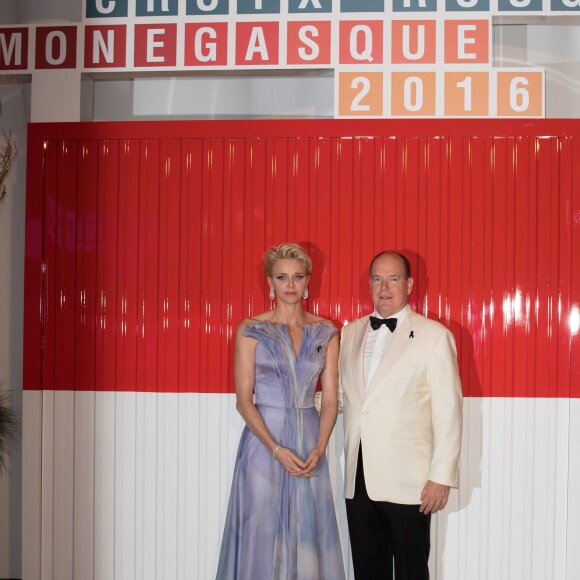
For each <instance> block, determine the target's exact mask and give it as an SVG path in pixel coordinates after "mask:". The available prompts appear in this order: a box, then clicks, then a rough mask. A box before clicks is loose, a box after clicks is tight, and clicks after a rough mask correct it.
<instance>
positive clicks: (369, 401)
mask: <svg viewBox="0 0 580 580" xmlns="http://www.w3.org/2000/svg"><path fill="white" fill-rule="evenodd" d="M370 288H371V296H372V300H373V303H374V305H375V312H374V316H364V317H363V318H360V319H359V320H356V321H354V322H352V323H351V324H348V325H347V326H345V327H344V328H343V330H342V339H341V348H340V388H341V391H342V396H343V401H344V430H345V482H344V487H345V491H344V494H345V498H346V509H347V516H348V526H349V534H350V540H351V548H352V556H353V563H354V572H355V578H356V579H357V580H375V579H376V580H386V579H389V580H391V579H392V578H393V560H394V569H395V579H396V580H426V579H428V578H429V569H428V560H429V549H430V523H431V514H432V513H435V512H437V511H439V510H441V509H443V508H444V507H445V505H446V504H447V499H448V496H449V488H450V487H457V486H458V479H459V477H458V460H459V449H460V445H461V429H462V394H461V382H460V379H459V373H458V370H457V354H456V348H455V341H454V339H453V335H452V334H451V332H450V331H449V330H448V329H447V328H445V327H444V326H443V325H442V324H439V323H438V322H435V321H433V320H429V319H428V318H425V317H423V316H420V315H419V314H417V313H416V312H414V311H413V310H412V309H411V308H410V306H409V305H408V304H407V301H408V296H409V294H410V293H411V290H412V289H413V279H412V278H411V272H410V265H409V261H408V259H407V258H406V257H405V256H403V255H402V254H399V253H398V252H394V251H390V250H389V251H386V252H381V253H380V254H378V255H377V256H375V258H374V259H373V261H372V262H371V267H370Z"/></svg>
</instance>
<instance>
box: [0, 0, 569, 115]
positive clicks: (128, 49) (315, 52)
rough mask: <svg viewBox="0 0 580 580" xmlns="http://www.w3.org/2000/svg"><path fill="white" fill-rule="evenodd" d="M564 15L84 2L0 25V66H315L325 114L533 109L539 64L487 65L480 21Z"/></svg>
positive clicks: (144, 0)
mask: <svg viewBox="0 0 580 580" xmlns="http://www.w3.org/2000/svg"><path fill="white" fill-rule="evenodd" d="M574 13H575V14H580V0H285V1H282V0H84V5H83V20H82V22H80V23H78V24H70V23H62V24H59V23H51V24H49V25H42V26H41V25H34V24H31V25H25V26H17V25H13V26H6V27H0V74H11V73H12V74H22V73H30V72H32V71H33V70H35V69H45V70H46V69H58V68H72V69H77V70H79V72H98V71H99V70H107V71H108V72H111V71H114V72H121V73H122V72H127V73H134V72H138V71H147V72H148V73H151V72H155V71H158V72H160V73H161V72H167V71H170V72H171V71H196V70H234V69H235V70H240V69H247V70H248V71H249V73H250V74H251V72H252V71H255V73H256V74H259V72H260V71H261V70H264V69H304V70H306V69H321V68H326V69H331V70H333V71H334V78H335V91H334V93H335V94H334V100H335V116H336V117H542V116H544V112H545V95H544V71H543V69H538V68H530V67H521V68H501V69H500V68H494V67H493V66H492V62H491V38H492V18H493V17H494V16H501V15H510V14H511V15H513V14H518V15H522V14H524V15H535V16H543V17H549V16H563V15H569V14H574ZM548 21H549V19H548Z"/></svg>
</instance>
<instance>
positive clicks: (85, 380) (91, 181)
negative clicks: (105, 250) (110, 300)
mask: <svg viewBox="0 0 580 580" xmlns="http://www.w3.org/2000/svg"><path fill="white" fill-rule="evenodd" d="M98 154H99V147H98V143H97V141H95V140H91V141H81V143H80V144H79V148H78V184H77V188H78V191H77V195H76V204H77V209H76V225H77V227H76V293H75V297H74V301H75V305H76V308H75V314H76V326H75V346H76V348H75V352H74V372H75V379H74V384H75V387H76V389H78V390H94V389H95V340H96V326H97V317H96V301H97V297H96V265H97V251H96V250H97V247H96V233H97V231H96V230H97V183H98V177H97V176H98Z"/></svg>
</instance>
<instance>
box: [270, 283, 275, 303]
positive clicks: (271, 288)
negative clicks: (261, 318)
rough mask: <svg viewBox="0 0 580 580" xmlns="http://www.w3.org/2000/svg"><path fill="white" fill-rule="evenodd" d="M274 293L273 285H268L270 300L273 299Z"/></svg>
mask: <svg viewBox="0 0 580 580" xmlns="http://www.w3.org/2000/svg"><path fill="white" fill-rule="evenodd" d="M275 296H276V294H275V293H274V286H270V300H274V298H275Z"/></svg>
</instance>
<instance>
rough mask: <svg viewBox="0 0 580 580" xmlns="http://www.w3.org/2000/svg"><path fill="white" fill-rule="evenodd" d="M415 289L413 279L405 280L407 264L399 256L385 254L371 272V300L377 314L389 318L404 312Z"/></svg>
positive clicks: (378, 259)
mask: <svg viewBox="0 0 580 580" xmlns="http://www.w3.org/2000/svg"><path fill="white" fill-rule="evenodd" d="M412 289H413V278H408V279H407V278H405V264H404V263H403V260H401V258H399V257H398V256H393V255H391V254H385V255H383V256H380V257H379V258H377V259H376V260H375V261H374V264H373V267H372V270H371V298H372V299H373V303H374V305H375V308H376V309H377V312H378V313H379V314H380V315H381V316H382V317H383V318H388V317H389V316H392V315H393V314H396V313H397V312H399V310H402V309H403V308H404V306H405V305H406V304H407V301H408V296H409V294H411V290H412Z"/></svg>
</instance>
